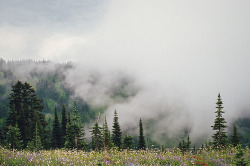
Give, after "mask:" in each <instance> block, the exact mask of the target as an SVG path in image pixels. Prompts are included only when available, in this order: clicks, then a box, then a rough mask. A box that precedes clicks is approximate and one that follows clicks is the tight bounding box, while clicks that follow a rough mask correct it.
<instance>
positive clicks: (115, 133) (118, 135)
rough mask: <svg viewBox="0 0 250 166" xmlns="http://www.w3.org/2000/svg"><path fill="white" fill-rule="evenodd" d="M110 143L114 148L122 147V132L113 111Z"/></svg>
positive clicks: (116, 114)
mask: <svg viewBox="0 0 250 166" xmlns="http://www.w3.org/2000/svg"><path fill="white" fill-rule="evenodd" d="M112 127H113V128H112V141H113V143H114V146H117V147H118V148H119V149H120V148H121V146H122V142H121V139H122V131H121V128H120V125H119V122H118V113H117V111H116V110H115V112H114V122H113V126H112Z"/></svg>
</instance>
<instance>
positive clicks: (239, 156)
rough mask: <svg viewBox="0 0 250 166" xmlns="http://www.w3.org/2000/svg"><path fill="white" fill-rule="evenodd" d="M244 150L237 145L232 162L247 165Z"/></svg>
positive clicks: (239, 165)
mask: <svg viewBox="0 0 250 166" xmlns="http://www.w3.org/2000/svg"><path fill="white" fill-rule="evenodd" d="M244 156H245V152H244V151H243V149H242V148H241V145H240V144H238V145H237V151H236V154H235V156H234V164H235V165H237V166H247V164H248V161H247V160H246V159H245V157H244Z"/></svg>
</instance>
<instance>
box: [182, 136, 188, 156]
mask: <svg viewBox="0 0 250 166" xmlns="http://www.w3.org/2000/svg"><path fill="white" fill-rule="evenodd" d="M181 145H182V146H181V151H182V153H184V152H185V151H186V149H187V143H186V141H185V139H184V137H182V142H181Z"/></svg>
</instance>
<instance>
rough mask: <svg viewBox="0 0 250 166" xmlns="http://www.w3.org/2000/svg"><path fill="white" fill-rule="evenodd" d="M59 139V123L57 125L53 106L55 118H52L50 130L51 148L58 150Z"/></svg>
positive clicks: (60, 135) (57, 120) (59, 145)
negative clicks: (51, 128)
mask: <svg viewBox="0 0 250 166" xmlns="http://www.w3.org/2000/svg"><path fill="white" fill-rule="evenodd" d="M61 138H62V134H61V128H60V123H59V119H58V116H57V110H56V106H55V117H54V123H53V130H52V147H54V148H60V147H61Z"/></svg>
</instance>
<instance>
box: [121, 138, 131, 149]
mask: <svg viewBox="0 0 250 166" xmlns="http://www.w3.org/2000/svg"><path fill="white" fill-rule="evenodd" d="M132 148H133V138H132V136H131V135H128V134H126V136H125V137H124V139H123V149H132Z"/></svg>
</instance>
